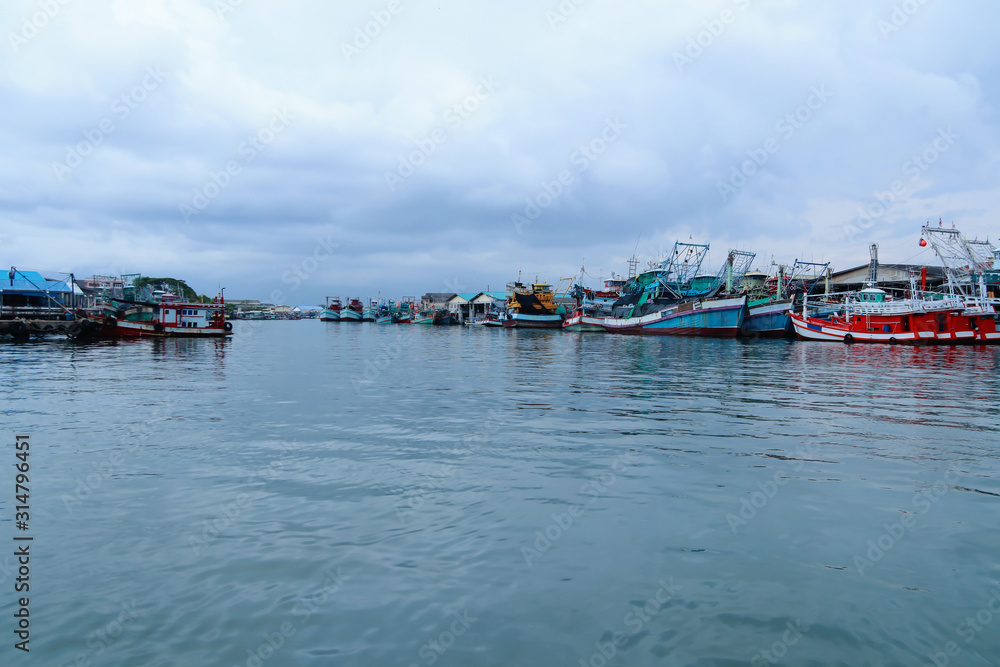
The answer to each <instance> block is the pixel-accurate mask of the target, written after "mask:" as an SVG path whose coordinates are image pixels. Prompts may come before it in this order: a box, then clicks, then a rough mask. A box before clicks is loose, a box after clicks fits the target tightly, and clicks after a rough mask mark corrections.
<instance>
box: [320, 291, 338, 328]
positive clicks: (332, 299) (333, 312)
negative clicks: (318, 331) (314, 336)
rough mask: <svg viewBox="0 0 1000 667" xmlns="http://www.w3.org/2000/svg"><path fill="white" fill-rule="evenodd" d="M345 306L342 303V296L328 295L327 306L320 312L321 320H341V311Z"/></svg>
mask: <svg viewBox="0 0 1000 667" xmlns="http://www.w3.org/2000/svg"><path fill="white" fill-rule="evenodd" d="M342 308H343V306H341V304H340V297H336V296H328V297H326V306H325V307H324V308H323V310H321V311H320V313H319V319H320V321H321V322H339V321H340V311H341V309H342Z"/></svg>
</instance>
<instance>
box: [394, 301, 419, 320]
mask: <svg viewBox="0 0 1000 667" xmlns="http://www.w3.org/2000/svg"><path fill="white" fill-rule="evenodd" d="M415 310H416V308H415V306H414V303H413V301H412V300H410V299H408V298H407V297H403V300H402V301H400V302H399V304H398V305H397V306H396V312H394V313H393V315H392V321H393V322H394V323H395V324H409V323H410V322H412V321H413V313H414V311H415Z"/></svg>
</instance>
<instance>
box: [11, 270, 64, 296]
mask: <svg viewBox="0 0 1000 667" xmlns="http://www.w3.org/2000/svg"><path fill="white" fill-rule="evenodd" d="M46 291H49V292H69V291H70V287H69V285H68V284H67V282H66V281H64V280H49V279H47V278H45V277H44V276H43V275H42V274H40V273H39V272H38V271H21V270H20V269H18V270H16V271H15V272H14V279H13V280H11V279H10V274H9V272H8V273H6V274H4V273H0V292H6V293H8V294H42V293H44V292H46Z"/></svg>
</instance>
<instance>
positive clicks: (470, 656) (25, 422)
mask: <svg viewBox="0 0 1000 667" xmlns="http://www.w3.org/2000/svg"><path fill="white" fill-rule="evenodd" d="M998 365H1000V350H998V349H990V348H982V347H976V348H973V347H968V348H950V347H927V348H916V349H915V348H908V347H877V346H873V347H865V346H861V345H855V346H845V345H834V344H821V343H792V342H786V341H749V342H740V341H724V340H682V339H670V338H664V339H657V338H632V337H621V336H610V335H600V334H596V335H594V334H590V335H588V334H583V335H580V334H576V335H573V334H563V333H561V332H546V331H539V332H531V331H504V330H491V329H484V328H481V327H449V328H445V327H421V326H376V325H369V324H364V325H349V324H333V323H331V324H326V323H321V322H318V321H303V322H260V323H253V322H237V323H236V335H235V336H234V337H233V338H232V339H231V340H228V341H211V340H170V341H134V342H118V343H95V344H72V343H68V342H64V341H49V342H33V343H26V344H13V343H4V344H0V366H2V375H0V378H2V379H0V401H2V403H0V409H2V414H3V439H4V446H3V448H2V449H0V452H2V456H3V457H4V459H5V460H4V461H2V467H3V470H4V471H5V472H4V473H3V475H2V483H0V526H2V530H0V545H4V546H2V548H0V554H3V555H2V556H0V579H2V581H0V601H2V609H0V612H2V613H0V615H2V617H3V619H5V620H3V621H2V622H0V630H2V632H0V637H2V638H3V643H2V646H0V663H2V664H5V665H6V664H37V665H59V666H61V665H224V666H235V665H245V666H248V667H254V666H260V665H267V666H271V665H366V666H367V665H402V666H404V667H408V666H410V665H417V666H429V665H442V666H445V667H447V666H450V665H496V666H508V665H572V666H576V665H592V666H593V667H601V666H602V665H605V664H607V665H737V664H744V665H745V664H788V665H852V666H853V665H923V664H938V665H942V664H953V665H987V664H998V663H1000V530H998V529H1000V495H998V494H1000V463H998V458H997V454H998V450H1000V407H998V401H997V397H998V388H1000V381H998V378H997V369H998ZM15 433H27V434H29V435H30V438H31V447H32V449H31V482H30V485H31V499H30V502H31V508H32V509H31V523H30V533H31V534H32V535H33V536H34V538H35V539H34V542H33V543H32V547H31V548H32V561H31V575H30V576H31V581H30V585H31V594H30V609H31V633H32V634H31V644H30V647H31V653H30V656H29V655H25V654H22V653H21V652H19V651H15V650H14V649H13V644H14V642H15V641H16V638H15V636H14V635H13V625H14V623H13V612H14V610H15V605H14V597H15V595H14V592H13V586H14V576H16V574H15V570H14V567H13V559H12V558H11V557H10V556H8V554H12V553H13V548H12V547H11V545H12V544H13V542H12V541H11V536H12V534H13V533H14V532H15V528H14V524H13V522H12V521H11V519H12V516H11V512H12V509H13V508H12V505H13V504H14V498H13V495H14V489H13V484H14V478H13V474H14V473H13V468H12V465H13V463H14V462H15V460H14V447H13V441H14V435H15Z"/></svg>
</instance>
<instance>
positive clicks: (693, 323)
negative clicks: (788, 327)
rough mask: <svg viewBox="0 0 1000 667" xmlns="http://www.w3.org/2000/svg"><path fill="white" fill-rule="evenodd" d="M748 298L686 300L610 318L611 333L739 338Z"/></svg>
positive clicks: (606, 325) (609, 328)
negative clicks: (650, 311)
mask: <svg viewBox="0 0 1000 667" xmlns="http://www.w3.org/2000/svg"><path fill="white" fill-rule="evenodd" d="M746 305H747V297H746V295H741V296H736V297H722V298H711V299H696V300H689V301H682V302H680V303H677V304H675V305H673V306H668V307H666V308H663V309H661V310H658V311H655V312H652V313H649V314H647V315H640V316H638V317H625V318H619V317H608V318H605V320H604V329H605V331H607V332H609V333H622V334H644V335H653V336H716V337H723V338H735V337H736V336H738V335H739V333H740V328H741V327H742V326H743V318H744V317H745V316H746Z"/></svg>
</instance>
